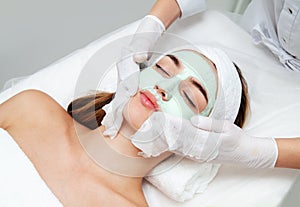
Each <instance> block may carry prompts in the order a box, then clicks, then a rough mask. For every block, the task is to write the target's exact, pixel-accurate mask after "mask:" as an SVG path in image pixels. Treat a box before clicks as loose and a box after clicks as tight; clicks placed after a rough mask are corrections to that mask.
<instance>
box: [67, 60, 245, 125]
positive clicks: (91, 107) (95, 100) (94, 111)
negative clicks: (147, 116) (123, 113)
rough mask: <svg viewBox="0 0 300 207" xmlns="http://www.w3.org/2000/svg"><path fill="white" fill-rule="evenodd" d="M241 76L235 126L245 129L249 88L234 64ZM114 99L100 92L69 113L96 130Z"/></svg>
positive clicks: (78, 101)
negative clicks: (240, 95) (106, 107)
mask: <svg viewBox="0 0 300 207" xmlns="http://www.w3.org/2000/svg"><path fill="white" fill-rule="evenodd" d="M234 65H235V67H236V70H237V72H238V74H239V77H240V80H241V83H242V98H241V104H240V108H239V112H238V115H237V118H236V119H235V122H234V123H235V124H236V125H237V126H239V127H243V125H244V123H245V121H246V117H247V112H248V107H249V103H248V87H247V83H246V81H245V79H244V77H243V75H242V72H241V70H240V69H239V67H238V66H237V65H236V64H234ZM113 97H114V93H106V92H98V93H96V94H93V95H88V96H84V97H81V98H78V99H75V100H74V101H72V102H71V103H70V104H69V106H68V109H67V111H68V113H69V114H70V115H71V116H72V117H73V118H74V119H75V120H76V121H77V122H79V123H80V124H82V125H84V126H86V127H88V128H90V129H95V128H97V127H99V126H101V122H102V119H103V117H104V116H105V111H104V110H103V109H102V107H103V106H105V105H106V104H108V103H110V102H111V100H112V99H113Z"/></svg>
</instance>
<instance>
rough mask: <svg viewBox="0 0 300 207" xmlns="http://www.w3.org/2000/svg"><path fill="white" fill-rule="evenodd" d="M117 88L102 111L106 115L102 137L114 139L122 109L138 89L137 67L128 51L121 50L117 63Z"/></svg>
mask: <svg viewBox="0 0 300 207" xmlns="http://www.w3.org/2000/svg"><path fill="white" fill-rule="evenodd" d="M117 69H118V77H119V79H118V86H117V90H116V93H115V96H114V99H113V100H112V101H111V103H110V104H108V105H105V106H104V107H103V110H104V111H105V112H106V115H105V117H104V119H103V121H102V124H103V125H104V126H105V128H106V130H105V131H104V133H103V134H104V135H107V136H110V137H111V138H114V137H115V136H116V135H117V133H118V131H119V129H120V128H121V125H122V122H123V115H122V112H123V109H124V106H125V105H126V103H128V101H129V99H130V97H131V96H133V95H134V94H136V92H137V90H138V87H139V72H140V69H139V66H138V65H137V64H136V63H135V62H134V60H133V53H131V52H130V49H128V48H123V51H122V58H121V61H120V62H118V63H117Z"/></svg>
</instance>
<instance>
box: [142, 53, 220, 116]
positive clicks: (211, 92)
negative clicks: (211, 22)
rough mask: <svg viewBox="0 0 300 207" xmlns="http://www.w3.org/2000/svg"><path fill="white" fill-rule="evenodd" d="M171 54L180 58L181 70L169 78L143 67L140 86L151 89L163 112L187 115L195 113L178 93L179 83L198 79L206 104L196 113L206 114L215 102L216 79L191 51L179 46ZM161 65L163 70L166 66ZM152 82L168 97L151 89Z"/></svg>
mask: <svg viewBox="0 0 300 207" xmlns="http://www.w3.org/2000/svg"><path fill="white" fill-rule="evenodd" d="M171 55H173V56H175V57H176V58H177V59H178V60H179V61H180V64H181V65H182V66H183V70H182V71H180V72H179V73H178V74H176V75H173V76H172V77H171V78H166V77H164V76H162V75H161V74H160V73H159V72H157V71H156V70H155V69H154V68H153V66H151V67H148V68H145V69H144V70H143V71H142V72H141V75H140V89H142V90H148V91H149V92H151V93H152V94H153V95H154V96H155V97H156V100H157V103H158V105H159V106H160V109H161V110H162V111H163V112H166V113H170V114H172V115H175V116H180V117H183V118H186V119H189V118H191V117H192V116H193V115H195V113H194V112H193V110H192V109H191V106H189V105H188V104H187V103H186V101H185V100H184V98H183V97H182V94H181V93H180V89H179V84H180V83H181V82H182V81H184V80H186V79H188V78H190V77H193V78H195V79H197V80H198V82H200V83H201V85H202V86H203V88H204V90H205V91H206V93H207V98H208V101H207V105H206V107H205V109H204V110H203V111H201V113H200V114H201V115H203V116H208V115H209V113H210V112H211V110H212V108H213V105H214V103H215V99H216V91H217V82H216V78H215V74H214V72H213V69H212V66H211V65H209V64H208V62H207V60H205V59H204V58H203V57H202V56H201V55H200V54H198V53H196V52H195V51H191V50H182V51H177V52H173V53H171ZM162 67H163V66H162ZM164 69H165V70H167V67H166V68H164ZM155 86H159V88H161V89H163V90H164V91H165V92H166V93H167V97H168V100H162V97H161V95H160V94H158V92H157V90H155V89H154V87H155Z"/></svg>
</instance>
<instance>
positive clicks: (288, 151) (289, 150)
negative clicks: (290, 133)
mask: <svg viewBox="0 0 300 207" xmlns="http://www.w3.org/2000/svg"><path fill="white" fill-rule="evenodd" d="M275 140H276V142H277V147H278V158H277V161H276V164H275V167H282V168H296V169H300V138H285V139H282V138H278V139H275Z"/></svg>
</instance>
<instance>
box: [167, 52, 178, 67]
mask: <svg viewBox="0 0 300 207" xmlns="http://www.w3.org/2000/svg"><path fill="white" fill-rule="evenodd" d="M166 56H167V57H169V58H170V59H171V60H172V61H173V62H174V64H175V65H176V66H179V60H178V58H177V57H175V56H174V55H170V54H168V55H166Z"/></svg>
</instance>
